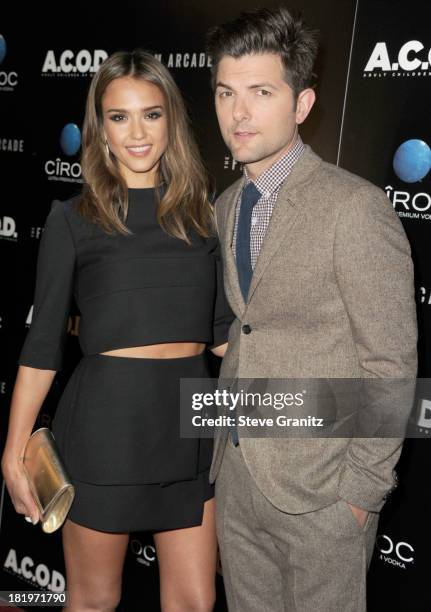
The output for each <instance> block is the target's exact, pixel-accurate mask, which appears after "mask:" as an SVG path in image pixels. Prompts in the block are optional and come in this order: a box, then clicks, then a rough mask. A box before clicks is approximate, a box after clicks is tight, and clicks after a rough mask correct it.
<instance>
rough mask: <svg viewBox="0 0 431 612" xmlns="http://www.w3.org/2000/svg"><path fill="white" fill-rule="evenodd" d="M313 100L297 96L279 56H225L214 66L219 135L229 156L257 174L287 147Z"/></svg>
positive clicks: (311, 94) (307, 93)
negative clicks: (286, 77)
mask: <svg viewBox="0 0 431 612" xmlns="http://www.w3.org/2000/svg"><path fill="white" fill-rule="evenodd" d="M313 102H314V92H313V90H311V89H307V90H304V91H303V92H301V93H300V94H299V96H298V100H297V104H295V96H294V93H293V90H292V89H291V87H290V86H289V85H288V84H287V83H286V81H285V80H284V72H283V65H282V61H281V58H280V56H279V55H275V54H270V53H264V54H261V55H244V56H243V57H240V58H238V59H236V58H234V57H231V56H228V55H226V56H224V57H223V58H222V59H221V61H220V63H219V65H218V70H217V77H216V90H215V104H216V112H217V117H218V121H219V125H220V130H221V133H222V136H223V139H224V141H225V143H226V145H227V147H228V148H229V149H230V151H231V153H232V155H233V157H234V158H235V159H236V160H237V161H239V162H241V163H243V164H245V165H246V166H247V170H248V172H249V173H250V176H251V177H252V178H256V177H257V176H259V175H260V174H261V173H262V172H264V171H265V170H266V169H267V168H269V167H270V166H271V165H272V164H273V163H274V162H275V161H276V160H277V159H278V158H279V157H281V156H282V155H283V154H284V153H285V152H287V151H288V150H289V149H290V148H291V147H292V145H293V144H294V142H295V140H296V134H297V125H298V124H299V123H302V122H303V121H304V119H305V118H306V116H307V115H308V112H309V111H310V109H311V106H312V105H313Z"/></svg>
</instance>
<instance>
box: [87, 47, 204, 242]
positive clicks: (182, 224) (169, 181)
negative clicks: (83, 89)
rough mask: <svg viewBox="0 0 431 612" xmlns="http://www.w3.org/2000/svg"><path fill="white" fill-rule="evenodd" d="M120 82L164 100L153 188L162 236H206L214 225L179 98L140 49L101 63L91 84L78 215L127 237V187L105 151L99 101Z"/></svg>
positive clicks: (167, 78) (169, 81) (165, 72)
mask: <svg viewBox="0 0 431 612" xmlns="http://www.w3.org/2000/svg"><path fill="white" fill-rule="evenodd" d="M125 76H131V77H133V78H136V79H144V80H146V81H149V82H150V83H153V84H154V85H156V86H157V87H158V88H159V89H160V91H161V92H162V94H163V96H164V99H165V105H166V114H167V125H168V145H167V148H166V151H165V152H164V154H163V155H162V158H161V160H160V164H159V167H158V170H157V176H156V185H159V184H162V183H164V185H165V190H164V194H163V196H162V197H160V196H159V204H158V211H157V220H158V222H159V223H160V225H161V227H162V228H163V229H164V230H165V231H166V232H167V233H168V234H170V235H172V236H174V237H176V238H180V239H182V240H185V241H186V242H188V243H190V240H189V237H188V235H187V231H188V230H189V229H190V228H191V227H193V228H194V229H195V230H196V231H197V232H198V233H199V234H200V235H202V236H209V235H211V234H212V233H213V231H214V230H213V228H214V220H213V210H212V207H211V205H210V203H209V199H208V178H207V174H206V171H205V168H204V166H203V163H202V160H201V157H200V154H199V150H198V147H197V144H196V142H195V140H194V138H193V135H192V132H191V129H190V126H189V122H188V116H187V111H186V108H185V105H184V102H183V98H182V96H181V93H180V91H179V89H178V87H177V85H176V83H175V81H174V80H173V78H172V76H171V74H170V72H169V70H168V69H167V68H166V67H165V66H164V65H163V64H162V63H161V62H160V61H159V60H158V59H156V58H155V57H153V56H152V55H151V54H150V53H148V52H146V51H144V50H142V49H136V50H135V51H133V52H127V51H117V52H116V53H114V54H113V55H111V56H110V57H108V58H107V59H106V60H105V61H104V62H103V64H102V65H101V66H100V68H99V70H98V71H97V73H96V74H95V75H94V77H93V80H92V82H91V85H90V89H89V92H88V97H87V104H86V110H85V118H84V124H83V130H82V160H81V164H82V173H83V176H84V186H83V191H82V197H81V200H80V204H79V211H80V213H81V214H82V216H84V217H85V218H87V219H89V220H91V221H92V222H95V223H97V224H99V225H100V226H102V227H103V229H104V230H105V231H106V232H108V233H112V232H115V231H118V232H120V233H122V234H128V233H130V230H129V229H128V228H127V227H126V225H125V220H126V217H127V211H128V205H129V203H128V191H127V185H126V183H125V181H124V179H123V178H122V176H121V174H120V171H119V169H118V165H117V161H116V159H115V157H114V156H113V155H112V153H110V152H109V150H107V148H106V145H105V138H104V130H103V113H102V97H103V94H104V93H105V91H106V88H107V87H108V85H109V83H110V82H111V81H113V80H114V79H118V78H120V77H125ZM156 193H159V192H158V190H156Z"/></svg>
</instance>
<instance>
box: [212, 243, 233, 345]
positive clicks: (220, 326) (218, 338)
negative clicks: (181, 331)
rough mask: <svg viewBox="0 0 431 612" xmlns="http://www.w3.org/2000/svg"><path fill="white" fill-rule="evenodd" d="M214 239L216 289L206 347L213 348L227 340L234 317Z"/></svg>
mask: <svg viewBox="0 0 431 612" xmlns="http://www.w3.org/2000/svg"><path fill="white" fill-rule="evenodd" d="M216 240H217V244H216V247H215V250H214V257H215V260H216V270H217V274H216V278H217V290H216V299H215V306H214V319H213V343H212V345H211V346H209V347H208V348H215V347H216V346H220V345H221V344H224V343H225V342H227V339H228V335H229V329H230V326H231V325H232V323H233V321H234V319H235V315H234V314H233V312H232V310H231V308H230V306H229V302H228V300H227V297H226V293H225V290H224V282H223V261H222V257H221V250H220V243H219V241H218V239H216Z"/></svg>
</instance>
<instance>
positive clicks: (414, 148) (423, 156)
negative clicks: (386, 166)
mask: <svg viewBox="0 0 431 612" xmlns="http://www.w3.org/2000/svg"><path fill="white" fill-rule="evenodd" d="M393 167H394V170H395V174H396V175H397V176H398V178H400V179H401V180H402V181H404V182H405V183H416V182H417V181H420V180H422V179H423V178H424V177H425V176H426V175H427V174H428V172H429V171H430V169H431V149H430V148H429V146H428V145H427V143H426V142H424V141H423V140H417V139H412V140H406V141H405V142H403V144H401V145H400V146H399V147H398V149H397V150H396V151H395V155H394V161H393Z"/></svg>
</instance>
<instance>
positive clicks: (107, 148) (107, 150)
mask: <svg viewBox="0 0 431 612" xmlns="http://www.w3.org/2000/svg"><path fill="white" fill-rule="evenodd" d="M105 147H106V155H107V156H108V157H109V153H110V150H109V146H108V141H107V140H105Z"/></svg>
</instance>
